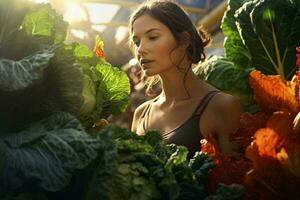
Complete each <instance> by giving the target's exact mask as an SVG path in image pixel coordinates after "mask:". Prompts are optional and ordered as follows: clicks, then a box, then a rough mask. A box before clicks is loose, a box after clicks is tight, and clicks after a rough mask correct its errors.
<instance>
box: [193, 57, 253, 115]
mask: <svg viewBox="0 0 300 200" xmlns="http://www.w3.org/2000/svg"><path fill="white" fill-rule="evenodd" d="M194 70H195V73H196V74H197V76H198V77H199V78H201V79H203V80H205V81H207V82H208V83H210V84H211V85H213V86H215V87H216V88H218V89H219V90H221V91H224V92H226V93H228V94H231V95H233V96H235V97H237V98H239V100H240V102H241V104H242V105H243V107H244V110H245V111H248V112H255V111H256V110H257V107H256V106H255V105H254V100H253V96H252V91H251V89H250V85H249V80H248V77H249V73H250V72H251V70H252V68H241V67H239V66H237V65H236V64H235V63H233V62H232V61H230V60H229V59H228V58H227V57H218V56H212V57H210V58H209V59H208V60H206V61H205V62H204V63H202V64H201V65H198V66H197V67H196V68H195V69H194Z"/></svg>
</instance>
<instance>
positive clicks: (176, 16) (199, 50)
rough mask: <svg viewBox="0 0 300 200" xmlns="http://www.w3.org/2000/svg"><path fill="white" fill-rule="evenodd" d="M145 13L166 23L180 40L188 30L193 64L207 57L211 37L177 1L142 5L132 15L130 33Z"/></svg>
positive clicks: (189, 49)
mask: <svg viewBox="0 0 300 200" xmlns="http://www.w3.org/2000/svg"><path fill="white" fill-rule="evenodd" d="M143 14H148V15H150V16H151V17H153V18H154V19H156V20H158V21H160V22H161V23H163V24H164V25H166V26H167V27H168V28H169V29H170V31H171V32H172V34H173V36H174V37H175V39H176V40H177V41H180V36H181V34H182V33H184V32H187V33H188V34H189V37H190V45H189V47H188V48H187V50H188V57H189V59H190V60H191V62H192V63H193V64H197V63H198V62H200V61H203V60H204V59H205V53H204V47H205V46H206V45H207V44H208V43H209V42H210V38H209V37H208V35H207V34H206V32H205V31H203V30H202V29H200V28H199V30H197V29H196V27H195V26H194V25H193V23H192V21H191V20H190V18H189V17H188V15H187V14H186V12H185V11H184V10H183V8H181V7H180V6H179V5H178V4H177V3H175V2H173V1H169V0H163V1H157V0H154V1H147V2H145V3H143V4H142V5H140V6H139V7H138V9H137V10H136V11H135V12H134V13H133V14H132V15H131V17H130V20H129V28H130V29H129V30H130V35H131V34H132V31H133V30H132V25H133V23H134V22H135V20H136V19H137V18H139V17H140V16H142V15H143Z"/></svg>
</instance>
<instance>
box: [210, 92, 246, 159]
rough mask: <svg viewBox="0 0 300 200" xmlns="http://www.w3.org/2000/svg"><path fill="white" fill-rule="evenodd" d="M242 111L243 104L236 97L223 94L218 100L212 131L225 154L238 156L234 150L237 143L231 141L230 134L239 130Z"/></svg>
mask: <svg viewBox="0 0 300 200" xmlns="http://www.w3.org/2000/svg"><path fill="white" fill-rule="evenodd" d="M242 112H243V111H242V106H241V104H240V102H239V100H238V99H237V98H236V97H233V96H231V95H228V94H221V95H220V97H219V98H218V100H217V101H216V104H215V106H214V120H213V121H214V122H213V126H211V127H213V128H212V130H211V133H213V134H212V135H213V136H214V138H215V140H216V142H217V145H218V148H219V150H220V152H221V153H222V154H223V155H224V156H238V153H237V152H234V151H233V150H234V148H235V145H236V144H234V143H232V142H231V141H230V135H231V134H233V133H235V132H236V131H237V129H238V127H239V123H240V116H241V114H242Z"/></svg>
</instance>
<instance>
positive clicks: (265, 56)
mask: <svg viewBox="0 0 300 200" xmlns="http://www.w3.org/2000/svg"><path fill="white" fill-rule="evenodd" d="M233 13H234V16H233ZM299 14H300V11H299V2H298V1H296V0H260V1H259V0H251V1H244V0H230V1H229V10H228V11H227V14H226V15H225V17H224V19H223V24H222V28H224V34H225V35H226V42H225V49H226V55H227V57H228V58H229V59H230V60H232V61H233V62H234V63H236V64H237V65H238V66H242V65H244V66H245V67H246V68H248V67H249V66H250V67H253V68H255V69H258V70H260V71H262V72H263V73H265V74H279V75H281V76H282V77H283V78H285V79H287V80H290V79H291V78H292V76H293V75H294V73H295V70H296V65H295V63H296V57H295V54H296V47H297V46H298V45H299V41H300V34H299V33H300V30H299V27H300V20H299V17H300V15H299ZM234 24H235V25H236V27H234ZM237 31H238V32H237ZM237 33H238V34H239V35H238V34H237ZM238 36H239V37H240V38H239V37H238ZM227 41H228V42H227ZM241 41H242V44H241ZM247 50H248V53H247ZM239 51H240V54H238V52H239ZM227 52H228V53H227ZM233 52H234V53H233ZM249 55H250V57H249ZM248 60H249V61H250V62H248Z"/></svg>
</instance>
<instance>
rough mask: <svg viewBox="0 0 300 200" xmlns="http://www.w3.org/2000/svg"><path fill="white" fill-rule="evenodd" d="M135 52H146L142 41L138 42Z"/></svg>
mask: <svg viewBox="0 0 300 200" xmlns="http://www.w3.org/2000/svg"><path fill="white" fill-rule="evenodd" d="M137 52H138V54H145V53H146V52H147V49H146V45H145V43H144V42H140V44H139V46H138V48H137Z"/></svg>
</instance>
